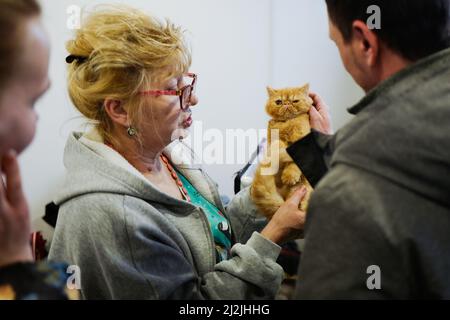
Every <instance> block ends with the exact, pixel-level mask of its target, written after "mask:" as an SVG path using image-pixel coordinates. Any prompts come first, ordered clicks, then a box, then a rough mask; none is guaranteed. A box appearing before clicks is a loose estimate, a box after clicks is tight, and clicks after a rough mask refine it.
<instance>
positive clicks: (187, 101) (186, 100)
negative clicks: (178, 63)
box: [139, 73, 197, 111]
mask: <svg viewBox="0 0 450 320" xmlns="http://www.w3.org/2000/svg"><path fill="white" fill-rule="evenodd" d="M184 76H186V77H189V78H192V83H191V84H188V85H187V86H184V87H183V88H181V89H178V90H146V91H140V92H139V94H142V95H150V96H178V97H180V108H181V110H183V111H185V110H187V109H188V108H189V107H190V106H191V97H192V93H193V92H194V89H195V83H196V82H197V75H196V74H195V73H186V74H184Z"/></svg>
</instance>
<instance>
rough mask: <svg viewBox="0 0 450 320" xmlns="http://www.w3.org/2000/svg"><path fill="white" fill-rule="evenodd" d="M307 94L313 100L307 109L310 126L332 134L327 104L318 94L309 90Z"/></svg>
mask: <svg viewBox="0 0 450 320" xmlns="http://www.w3.org/2000/svg"><path fill="white" fill-rule="evenodd" d="M309 96H310V97H311V99H312V100H313V107H312V108H311V109H310V110H309V119H310V123H311V128H312V129H315V130H317V131H319V132H322V133H325V134H333V130H332V129H331V119H330V113H329V108H328V106H327V105H326V104H325V102H324V101H323V100H322V98H321V97H320V96H319V95H317V94H315V93H313V92H310V94H309Z"/></svg>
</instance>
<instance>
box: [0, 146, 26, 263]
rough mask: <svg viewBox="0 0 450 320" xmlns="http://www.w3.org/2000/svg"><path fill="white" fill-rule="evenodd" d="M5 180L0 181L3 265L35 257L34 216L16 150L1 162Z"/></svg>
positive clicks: (1, 252)
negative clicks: (32, 241) (23, 187)
mask: <svg viewBox="0 0 450 320" xmlns="http://www.w3.org/2000/svg"><path fill="white" fill-rule="evenodd" d="M1 163H2V173H4V175H5V181H4V182H3V181H2V183H1V184H0V267H3V266H7V265H10V264H13V263H16V262H30V261H32V260H33V257H32V253H31V247H30V236H29V235H30V219H29V211H28V205H27V201H26V200H25V197H24V195H23V191H22V182H21V178H20V170H19V164H18V162H17V157H16V153H15V152H14V151H10V152H8V153H7V154H6V155H5V156H3V159H2V161H1Z"/></svg>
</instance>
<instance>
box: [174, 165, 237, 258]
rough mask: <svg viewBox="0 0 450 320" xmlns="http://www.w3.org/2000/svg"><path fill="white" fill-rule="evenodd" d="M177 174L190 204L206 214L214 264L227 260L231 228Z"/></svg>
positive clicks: (213, 207)
mask: <svg viewBox="0 0 450 320" xmlns="http://www.w3.org/2000/svg"><path fill="white" fill-rule="evenodd" d="M177 174H178V176H179V178H180V180H181V182H182V183H183V186H184V187H185V189H186V190H187V193H188V195H189V197H190V198H191V203H192V204H194V205H196V206H199V207H201V208H203V210H204V211H205V213H206V216H207V218H208V221H209V225H210V227H211V233H212V235H213V238H214V242H215V245H216V253H217V254H216V262H217V263H219V262H220V261H223V260H228V259H229V258H230V256H231V255H230V249H231V247H232V244H233V243H232V240H231V226H230V224H229V222H228V220H227V218H226V217H225V216H224V215H223V213H222V212H220V210H219V209H218V208H217V207H216V206H215V205H213V204H212V203H211V202H209V201H208V200H206V198H205V197H204V196H202V195H201V194H200V192H198V191H197V189H195V187H194V186H193V185H192V184H191V183H190V182H189V180H188V179H186V177H184V176H183V175H182V174H181V173H180V172H179V171H177Z"/></svg>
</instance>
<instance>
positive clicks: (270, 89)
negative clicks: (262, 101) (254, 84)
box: [267, 86, 276, 97]
mask: <svg viewBox="0 0 450 320" xmlns="http://www.w3.org/2000/svg"><path fill="white" fill-rule="evenodd" d="M275 93H276V91H275V90H274V89H272V88H271V87H269V86H267V94H268V95H269V97H271V96H273V95H274V94H275Z"/></svg>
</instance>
